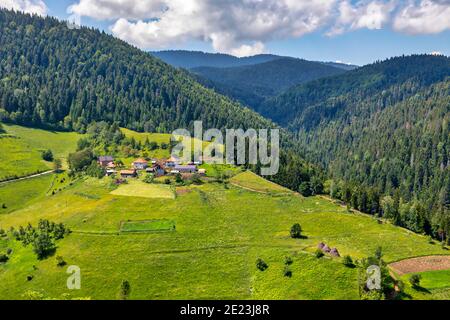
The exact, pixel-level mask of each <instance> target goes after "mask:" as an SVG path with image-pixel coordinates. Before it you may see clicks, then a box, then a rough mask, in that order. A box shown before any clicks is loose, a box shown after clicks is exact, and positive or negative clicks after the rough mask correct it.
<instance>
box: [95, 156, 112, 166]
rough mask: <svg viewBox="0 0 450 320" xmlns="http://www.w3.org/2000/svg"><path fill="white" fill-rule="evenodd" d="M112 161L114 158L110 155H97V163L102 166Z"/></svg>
mask: <svg viewBox="0 0 450 320" xmlns="http://www.w3.org/2000/svg"><path fill="white" fill-rule="evenodd" d="M113 162H114V158H113V157H112V156H100V157H98V164H99V165H100V166H102V167H106V166H108V165H109V164H110V163H113Z"/></svg>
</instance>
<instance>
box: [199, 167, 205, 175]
mask: <svg viewBox="0 0 450 320" xmlns="http://www.w3.org/2000/svg"><path fill="white" fill-rule="evenodd" d="M198 174H199V175H201V176H205V175H206V169H198Z"/></svg>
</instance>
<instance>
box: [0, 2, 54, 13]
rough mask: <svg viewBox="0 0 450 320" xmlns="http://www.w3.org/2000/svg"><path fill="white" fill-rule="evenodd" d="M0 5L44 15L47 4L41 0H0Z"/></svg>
mask: <svg viewBox="0 0 450 320" xmlns="http://www.w3.org/2000/svg"><path fill="white" fill-rule="evenodd" d="M0 7H1V8H6V9H13V10H16V11H22V12H26V13H36V14H38V15H41V16H44V15H46V14H47V6H46V4H45V3H44V2H43V1H42V0H0Z"/></svg>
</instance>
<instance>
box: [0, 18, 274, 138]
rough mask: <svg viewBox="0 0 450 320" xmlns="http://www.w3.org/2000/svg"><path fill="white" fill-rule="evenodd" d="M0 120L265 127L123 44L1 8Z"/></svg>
mask: <svg viewBox="0 0 450 320" xmlns="http://www.w3.org/2000/svg"><path fill="white" fill-rule="evenodd" d="M0 30H1V33H0V121H10V122H15V123H18V124H25V125H33V126H47V127H52V128H57V129H58V128H59V129H61V128H64V129H68V130H72V129H73V130H76V131H81V132H82V131H83V130H84V129H85V128H86V126H87V125H88V124H89V123H90V122H92V121H101V120H105V121H108V122H117V123H119V124H120V125H122V126H124V127H128V128H131V129H136V130H140V131H144V130H145V131H153V132H170V131H171V130H173V129H175V128H180V127H187V126H189V125H191V124H192V122H193V121H194V120H203V121H204V125H205V126H207V127H210V128H223V127H225V126H226V127H230V128H239V127H243V128H248V127H254V128H260V127H264V128H268V127H272V126H273V124H272V123H271V122H270V121H267V120H265V119H264V118H263V117H261V116H259V115H258V114H256V113H254V112H252V111H251V110H249V109H247V108H244V107H242V106H241V105H239V104H237V103H234V102H232V101H231V100H229V99H227V98H226V97H223V96H220V95H218V94H216V93H214V92H213V91H211V90H209V89H206V88H204V87H203V86H201V85H200V84H198V83H197V82H196V81H195V80H194V79H193V78H192V77H191V76H190V75H189V74H188V73H187V72H186V71H183V70H177V69H175V68H173V67H171V66H169V65H167V64H165V63H164V62H162V61H160V60H158V59H156V58H154V57H152V56H151V55H150V54H148V53H145V52H143V51H141V50H138V49H137V48H134V47H132V46H130V45H128V44H126V43H125V42H123V41H121V40H118V39H116V38H113V37H112V36H109V35H107V34H105V33H103V32H99V31H96V30H94V29H89V28H81V29H69V28H68V27H67V26H66V24H65V23H64V22H60V21H58V20H56V19H54V18H50V17H47V18H41V17H38V16H30V15H27V14H22V13H14V12H12V11H7V10H0Z"/></svg>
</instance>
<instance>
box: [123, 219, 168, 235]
mask: <svg viewBox="0 0 450 320" xmlns="http://www.w3.org/2000/svg"><path fill="white" fill-rule="evenodd" d="M173 230H175V222H173V221H171V220H165V219H161V220H148V221H126V222H123V223H122V225H121V228H120V231H121V232H153V231H173Z"/></svg>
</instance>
